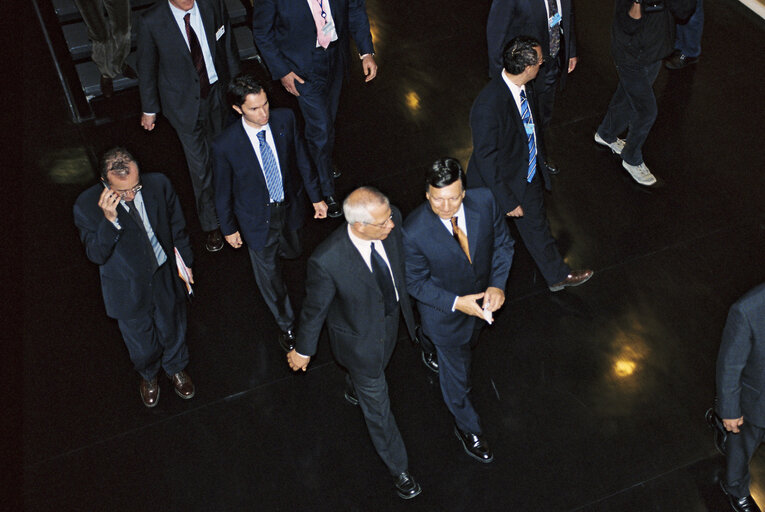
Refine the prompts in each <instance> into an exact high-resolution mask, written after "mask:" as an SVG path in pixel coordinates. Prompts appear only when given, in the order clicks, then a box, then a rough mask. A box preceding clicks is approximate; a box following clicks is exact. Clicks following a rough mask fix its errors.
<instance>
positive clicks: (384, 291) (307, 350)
mask: <svg viewBox="0 0 765 512" xmlns="http://www.w3.org/2000/svg"><path fill="white" fill-rule="evenodd" d="M343 214H344V215H345V220H346V221H347V223H346V224H345V225H343V226H341V227H340V228H338V229H337V230H335V231H334V232H333V233H332V234H331V235H330V236H329V237H328V238H327V239H326V240H324V242H322V243H321V244H320V245H319V246H318V247H317V248H316V250H315V251H314V252H313V254H312V255H311V258H310V259H309V260H308V270H307V272H306V284H305V289H306V298H305V301H304V302H303V309H302V311H301V313H300V322H299V324H298V333H297V342H296V344H295V349H293V350H292V351H290V352H289V353H288V354H287V363H288V364H289V365H290V368H292V369H293V370H296V371H297V370H303V371H305V370H306V368H307V366H308V362H309V361H310V360H311V356H313V355H314V354H315V353H316V347H317V344H318V342H319V335H320V334H321V329H322V326H323V325H324V322H325V320H326V324H327V330H328V331H329V341H330V344H331V345H332V353H333V354H334V356H335V359H337V362H338V363H340V364H341V365H342V366H343V367H344V368H345V369H346V370H347V371H348V373H347V376H346V391H345V399H346V400H347V401H348V402H349V403H351V404H353V405H359V406H360V407H361V411H362V413H363V414H364V419H365V420H366V423H367V429H368V430H369V436H370V437H371V438H372V443H373V444H374V447H375V449H376V450H377V453H378V454H379V455H380V458H381V459H382V460H383V462H384V463H385V465H386V466H388V470H389V471H390V473H391V475H393V478H394V486H395V488H396V492H397V493H398V495H399V496H400V497H401V498H403V499H411V498H414V497H415V496H417V495H418V494H420V491H421V490H422V489H421V488H420V485H419V484H418V483H417V482H415V480H414V479H413V478H412V476H411V475H410V474H409V462H408V458H407V454H406V448H405V447H404V441H403V439H402V438H401V433H400V432H399V430H398V426H397V425H396V420H395V418H394V417H393V413H392V412H391V410H390V399H389V397H388V384H387V382H386V380H385V368H386V367H387V366H388V362H389V361H390V358H391V356H392V355H393V350H394V349H395V348H396V341H397V340H398V324H399V316H400V315H401V316H403V317H404V322H405V323H406V327H407V329H408V330H409V336H410V337H411V338H413V337H414V316H413V313H412V305H411V302H410V300H409V293H408V292H407V289H406V279H405V277H404V254H403V249H402V246H401V228H398V227H397V226H398V225H399V224H400V223H401V213H400V212H399V211H398V209H396V208H394V207H392V206H391V205H390V202H389V201H388V198H387V197H385V196H384V195H383V194H382V193H380V192H379V191H378V190H377V189H374V188H372V187H361V188H358V189H356V190H354V191H353V192H351V194H350V195H349V196H348V197H347V198H346V200H345V201H344V202H343Z"/></svg>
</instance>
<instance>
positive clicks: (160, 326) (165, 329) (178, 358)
mask: <svg viewBox="0 0 765 512" xmlns="http://www.w3.org/2000/svg"><path fill="white" fill-rule="evenodd" d="M174 271H175V268H174V265H172V264H171V262H170V261H168V262H167V263H165V264H164V265H162V266H161V267H160V268H159V269H158V270H157V271H156V272H155V273H154V279H153V282H152V290H153V300H154V326H155V329H156V333H157V336H156V337H157V341H158V343H159V345H160V346H161V347H162V368H163V369H164V370H165V373H166V374H167V375H169V376H172V375H175V374H176V373H178V372H180V371H181V370H183V369H185V368H186V366H187V365H188V364H189V349H188V346H187V345H186V302H185V299H181V300H179V297H178V290H177V283H176V282H175V280H176V279H177V277H176V276H175V273H174Z"/></svg>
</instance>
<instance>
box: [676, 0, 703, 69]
mask: <svg viewBox="0 0 765 512" xmlns="http://www.w3.org/2000/svg"><path fill="white" fill-rule="evenodd" d="M703 32H704V0H696V11H695V12H694V13H693V16H691V17H690V19H689V20H688V22H687V23H685V24H684V25H677V34H676V37H675V49H677V50H680V52H681V53H682V54H683V55H685V56H686V57H690V58H697V57H698V56H699V55H701V35H702V34H703Z"/></svg>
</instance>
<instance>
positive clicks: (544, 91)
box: [535, 54, 561, 133]
mask: <svg viewBox="0 0 765 512" xmlns="http://www.w3.org/2000/svg"><path fill="white" fill-rule="evenodd" d="M560 59H561V54H558V56H557V57H555V58H554V59H553V58H551V59H550V60H549V61H548V60H546V61H545V64H544V65H545V74H544V80H543V81H542V83H539V81H537V83H536V84H535V86H536V87H535V90H536V91H538V92H537V100H538V106H539V120H538V124H539V125H540V127H541V128H542V132H543V133H544V131H545V130H547V127H548V126H550V120H551V119H552V114H553V105H554V104H555V90H556V89H557V88H558V79H559V78H560V73H561V62H560Z"/></svg>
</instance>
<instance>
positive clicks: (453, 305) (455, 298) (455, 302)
mask: <svg viewBox="0 0 765 512" xmlns="http://www.w3.org/2000/svg"><path fill="white" fill-rule="evenodd" d="M459 298H460V297H459V295H458V296H456V297H454V302H453V303H452V312H454V311H456V310H457V299H459Z"/></svg>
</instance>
